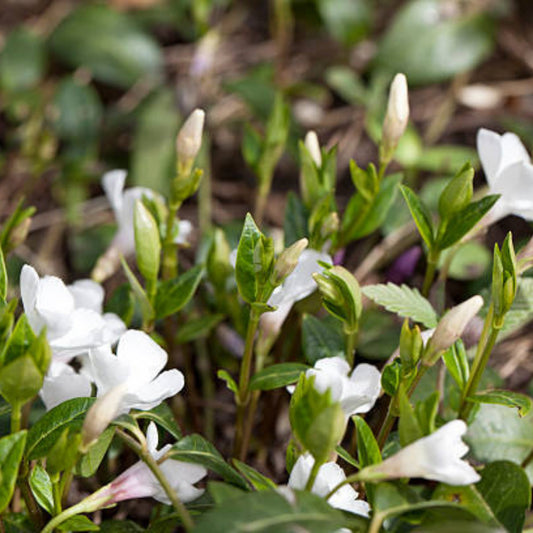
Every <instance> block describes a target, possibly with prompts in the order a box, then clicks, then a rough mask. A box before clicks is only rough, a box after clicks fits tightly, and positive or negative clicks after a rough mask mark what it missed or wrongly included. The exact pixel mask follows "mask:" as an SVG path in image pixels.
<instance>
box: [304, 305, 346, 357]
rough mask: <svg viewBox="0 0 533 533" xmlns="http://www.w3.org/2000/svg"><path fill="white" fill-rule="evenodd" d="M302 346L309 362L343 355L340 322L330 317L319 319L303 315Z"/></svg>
mask: <svg viewBox="0 0 533 533" xmlns="http://www.w3.org/2000/svg"><path fill="white" fill-rule="evenodd" d="M302 348H303V352H304V355H305V358H306V359H307V361H308V362H309V363H311V364H314V363H315V362H316V361H318V360H319V359H323V358H324V357H336V356H340V357H344V351H345V349H346V346H345V340H344V335H343V333H342V328H341V327H340V322H339V321H338V320H335V319H334V318H330V317H324V318H322V319H319V318H317V317H315V316H313V315H307V314H306V315H304V318H303V322H302Z"/></svg>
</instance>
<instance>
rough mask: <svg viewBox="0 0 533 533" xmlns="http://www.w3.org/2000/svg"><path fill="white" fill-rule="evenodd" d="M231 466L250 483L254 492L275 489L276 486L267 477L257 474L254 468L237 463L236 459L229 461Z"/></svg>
mask: <svg viewBox="0 0 533 533" xmlns="http://www.w3.org/2000/svg"><path fill="white" fill-rule="evenodd" d="M231 462H232V464H233V466H234V467H235V468H236V469H237V470H238V471H239V472H240V473H241V474H242V476H243V477H244V478H245V479H246V480H247V481H248V483H250V485H251V487H252V488H253V489H255V490H270V489H275V488H276V487H277V485H276V484H275V483H274V482H273V481H272V480H271V479H270V478H268V477H266V476H264V475H263V474H261V472H258V471H257V470H256V469H255V468H252V467H251V466H248V465H247V464H245V463H243V462H241V461H239V460H238V459H232V460H231Z"/></svg>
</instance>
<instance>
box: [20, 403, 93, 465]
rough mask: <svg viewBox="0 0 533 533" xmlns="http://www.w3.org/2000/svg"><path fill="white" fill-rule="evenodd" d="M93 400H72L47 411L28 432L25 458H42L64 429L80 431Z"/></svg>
mask: <svg viewBox="0 0 533 533" xmlns="http://www.w3.org/2000/svg"><path fill="white" fill-rule="evenodd" d="M94 401H95V398H73V399H72V400H67V401H66V402H63V403H61V404H59V405H58V406H56V407H54V408H53V409H51V410H50V411H48V412H47V413H46V414H45V415H44V416H43V417H42V418H40V419H39V420H38V421H37V422H36V423H35V424H34V425H33V426H32V427H31V428H30V430H29V431H28V439H27V442H26V451H25V456H26V458H27V459H28V460H30V461H31V460H33V459H39V458H41V457H44V456H45V455H46V454H47V453H48V452H49V451H50V449H51V448H52V447H53V446H54V444H55V443H56V440H57V439H58V438H59V436H60V435H61V434H62V433H63V431H64V430H65V429H66V428H73V429H74V430H79V429H81V427H82V425H83V420H84V419H85V415H86V414H87V411H88V410H89V407H91V405H92V404H93V403H94Z"/></svg>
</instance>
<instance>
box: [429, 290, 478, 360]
mask: <svg viewBox="0 0 533 533" xmlns="http://www.w3.org/2000/svg"><path fill="white" fill-rule="evenodd" d="M482 306H483V298H481V296H479V295H476V296H472V298H469V299H468V300H466V301H465V302H463V303H462V304H459V305H456V306H455V307H452V309H450V310H449V311H448V312H447V313H446V314H445V315H444V317H443V318H442V319H441V320H440V322H439V323H438V324H437V327H436V328H435V333H434V334H433V336H432V337H431V339H430V340H429V344H428V347H427V350H426V354H425V355H424V362H425V364H426V365H428V366H431V365H433V364H434V363H435V362H436V360H435V358H438V356H439V355H440V354H441V353H442V352H443V351H444V350H447V349H448V348H449V347H450V346H452V344H454V343H455V342H456V341H457V340H458V339H459V338H460V337H461V335H462V334H463V331H464V330H465V328H466V326H467V325H468V323H469V322H470V320H472V319H473V318H474V317H475V316H476V315H477V314H478V312H479V310H480V309H481V307H482Z"/></svg>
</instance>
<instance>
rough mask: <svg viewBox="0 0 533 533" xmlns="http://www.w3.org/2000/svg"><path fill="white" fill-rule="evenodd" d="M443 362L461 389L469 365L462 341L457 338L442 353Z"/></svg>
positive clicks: (466, 378) (467, 373) (464, 383)
mask: <svg viewBox="0 0 533 533" xmlns="http://www.w3.org/2000/svg"><path fill="white" fill-rule="evenodd" d="M442 358H443V360H444V364H445V365H446V368H447V369H448V372H449V373H450V375H451V376H452V377H453V379H454V380H455V382H456V383H457V385H459V388H460V389H461V390H463V388H464V387H465V385H466V383H467V382H468V378H469V376H470V365H469V363H468V358H467V355H466V350H465V347H464V344H463V341H462V340H461V339H459V340H458V341H457V342H456V343H455V344H454V345H453V346H451V348H449V349H448V350H446V351H445V352H444V355H443V357H442Z"/></svg>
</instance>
